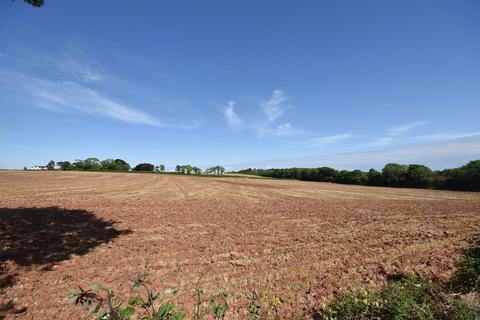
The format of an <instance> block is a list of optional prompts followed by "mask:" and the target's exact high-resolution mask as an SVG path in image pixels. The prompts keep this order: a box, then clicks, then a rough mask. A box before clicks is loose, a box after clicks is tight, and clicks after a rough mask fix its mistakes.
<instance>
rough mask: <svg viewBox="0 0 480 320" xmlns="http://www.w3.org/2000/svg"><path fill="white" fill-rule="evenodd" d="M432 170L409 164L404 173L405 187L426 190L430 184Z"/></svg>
mask: <svg viewBox="0 0 480 320" xmlns="http://www.w3.org/2000/svg"><path fill="white" fill-rule="evenodd" d="M431 176H432V170H430V168H428V167H427V166H424V165H421V164H411V165H409V166H408V170H407V172H406V173H405V185H406V186H408V187H414V188H427V187H429V186H430V184H431V180H430V178H431Z"/></svg>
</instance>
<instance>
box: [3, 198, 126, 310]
mask: <svg viewBox="0 0 480 320" xmlns="http://www.w3.org/2000/svg"><path fill="white" fill-rule="evenodd" d="M114 224H115V222H114V221H110V220H104V219H101V218H98V217H96V216H95V215H94V214H93V213H91V212H88V211H86V210H81V209H62V208H58V207H46V208H15V209H11V208H0V293H1V292H2V291H3V290H4V289H5V288H7V287H9V286H12V285H13V284H14V283H15V278H16V274H15V273H14V272H13V271H11V270H10V271H9V270H7V267H6V266H5V262H7V261H11V262H13V263H14V264H15V265H17V266H32V265H39V266H41V267H42V269H43V270H49V269H51V267H52V266H53V265H55V264H56V263H58V262H60V261H63V260H68V259H69V258H70V255H72V254H75V255H85V254H87V253H88V252H89V251H90V250H92V249H93V248H95V247H96V246H99V245H101V244H102V243H108V242H109V241H111V240H113V239H115V238H117V237H119V236H120V235H122V234H128V233H130V232H131V231H128V230H117V229H115V228H114ZM8 311H10V312H17V313H18V312H19V311H20V312H22V310H21V309H17V308H15V306H14V305H13V303H12V302H11V301H8V302H1V303H0V319H2V317H3V316H4V315H2V313H3V314H5V312H8ZM23 311H24V310H23Z"/></svg>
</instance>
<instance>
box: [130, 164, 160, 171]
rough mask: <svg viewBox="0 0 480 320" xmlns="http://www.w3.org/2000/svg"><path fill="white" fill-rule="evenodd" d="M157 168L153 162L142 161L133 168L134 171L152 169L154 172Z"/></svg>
mask: <svg viewBox="0 0 480 320" xmlns="http://www.w3.org/2000/svg"><path fill="white" fill-rule="evenodd" d="M154 169H155V166H154V165H153V164H151V163H140V164H137V165H136V166H135V168H133V170H134V171H150V172H152V171H153V170H154Z"/></svg>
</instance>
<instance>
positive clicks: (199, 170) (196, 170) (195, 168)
mask: <svg viewBox="0 0 480 320" xmlns="http://www.w3.org/2000/svg"><path fill="white" fill-rule="evenodd" d="M192 170H193V172H194V173H195V174H200V173H202V169H200V168H199V167H193V168H192Z"/></svg>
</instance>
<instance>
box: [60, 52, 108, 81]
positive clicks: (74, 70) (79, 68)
mask: <svg viewBox="0 0 480 320" xmlns="http://www.w3.org/2000/svg"><path fill="white" fill-rule="evenodd" d="M56 62H57V64H58V66H59V67H60V68H61V69H62V70H63V71H64V72H67V73H69V74H71V75H74V76H77V77H79V78H80V79H82V80H83V81H85V82H100V81H103V80H104V79H105V78H106V75H105V74H103V73H102V72H100V70H99V69H100V67H99V66H97V67H94V66H93V63H92V62H90V61H89V60H87V59H86V58H84V59H79V58H77V57H74V56H73V55H68V56H66V57H65V58H63V59H57V60H56Z"/></svg>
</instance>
